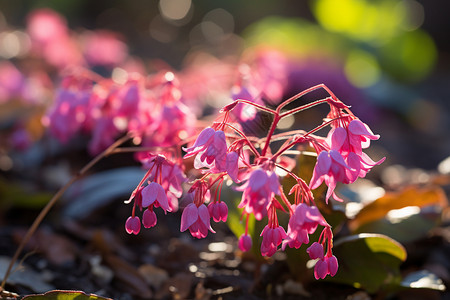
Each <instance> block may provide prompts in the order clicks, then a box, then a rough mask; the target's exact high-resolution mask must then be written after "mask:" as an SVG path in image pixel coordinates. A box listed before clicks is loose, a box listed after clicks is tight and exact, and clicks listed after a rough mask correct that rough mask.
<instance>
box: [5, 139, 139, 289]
mask: <svg viewBox="0 0 450 300" xmlns="http://www.w3.org/2000/svg"><path fill="white" fill-rule="evenodd" d="M130 138H131V137H130V136H129V135H125V136H123V137H122V138H120V139H118V140H117V141H116V142H114V143H113V144H112V145H111V146H109V147H108V148H107V149H106V150H105V151H103V152H102V153H100V154H99V155H97V156H96V157H94V158H93V159H92V160H91V161H90V162H89V163H88V164H87V165H85V166H84V167H83V168H82V169H81V170H80V171H79V172H78V173H77V174H75V175H74V176H73V177H72V178H71V179H70V180H69V181H68V182H67V183H66V184H65V185H64V186H63V187H61V188H60V189H59V190H58V191H57V192H56V194H55V195H53V197H52V199H50V201H49V202H48V203H47V204H46V205H45V207H44V208H43V209H42V210H41V212H40V213H39V215H38V216H37V217H36V219H34V221H33V224H31V227H30V228H29V229H28V231H27V233H26V234H25V236H24V238H23V239H22V241H21V242H20V245H19V247H18V248H17V250H16V252H15V253H14V256H13V258H12V259H11V261H10V262H9V266H8V269H7V270H6V273H5V276H4V277H3V281H2V284H1V289H4V288H5V284H6V280H7V279H8V277H9V274H10V273H11V270H12V267H13V265H14V263H15V262H16V261H17V259H18V258H19V255H20V253H21V252H22V250H23V248H24V247H25V245H26V244H27V243H28V241H29V240H30V238H31V236H32V235H33V234H34V232H35V231H36V229H37V228H38V227H39V225H40V224H41V222H42V221H43V220H44V218H45V216H46V215H47V214H48V212H49V211H50V209H51V208H52V207H53V206H54V205H55V203H56V202H57V201H58V200H59V198H61V196H62V195H63V194H64V193H65V192H66V190H67V189H68V188H69V187H70V186H71V185H72V184H73V183H74V182H75V181H77V180H78V179H80V178H81V177H82V176H83V175H84V174H85V173H86V172H87V171H89V170H90V169H91V168H92V167H93V166H94V165H95V164H97V163H98V162H99V161H100V160H102V159H103V158H105V157H107V156H109V155H110V154H112V153H113V150H114V149H115V148H117V147H119V146H120V145H121V144H123V143H124V142H125V141H127V140H129V139H130Z"/></svg>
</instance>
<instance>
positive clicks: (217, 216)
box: [208, 201, 228, 222]
mask: <svg viewBox="0 0 450 300" xmlns="http://www.w3.org/2000/svg"><path fill="white" fill-rule="evenodd" d="M208 211H209V215H210V216H211V217H212V218H213V220H214V222H220V221H223V222H226V221H227V217H228V206H227V204H226V203H225V202H223V201H220V202H211V203H210V204H209V205H208Z"/></svg>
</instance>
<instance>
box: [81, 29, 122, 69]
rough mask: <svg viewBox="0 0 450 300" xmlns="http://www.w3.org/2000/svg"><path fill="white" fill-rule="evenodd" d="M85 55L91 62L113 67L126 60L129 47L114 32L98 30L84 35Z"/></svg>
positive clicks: (95, 64)
mask: <svg viewBox="0 0 450 300" xmlns="http://www.w3.org/2000/svg"><path fill="white" fill-rule="evenodd" d="M83 41H84V56H85V57H86V60H87V61H88V62H89V64H91V65H94V66H97V65H102V66H108V67H113V66H116V65H118V64H120V63H121V62H123V61H124V60H125V58H126V57H127V55H128V49H127V46H126V44H125V43H124V42H122V41H120V40H119V38H118V36H117V35H116V34H115V33H114V32H110V31H107V30H98V31H94V32H87V33H85V34H84V35H83Z"/></svg>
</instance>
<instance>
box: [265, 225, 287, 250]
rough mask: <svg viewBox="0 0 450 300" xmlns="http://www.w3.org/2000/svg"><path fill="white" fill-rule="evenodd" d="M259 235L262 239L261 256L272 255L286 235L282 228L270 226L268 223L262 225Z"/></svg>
mask: <svg viewBox="0 0 450 300" xmlns="http://www.w3.org/2000/svg"><path fill="white" fill-rule="evenodd" d="M261 236H262V237H263V241H262V243H261V255H263V256H272V255H274V254H275V252H277V247H278V245H280V244H281V242H282V241H283V239H285V238H286V237H287V235H286V232H285V231H284V228H283V227H281V226H278V227H275V228H272V227H269V225H266V227H264V229H263V231H262V232H261Z"/></svg>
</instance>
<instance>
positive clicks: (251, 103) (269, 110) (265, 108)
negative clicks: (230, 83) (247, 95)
mask: <svg viewBox="0 0 450 300" xmlns="http://www.w3.org/2000/svg"><path fill="white" fill-rule="evenodd" d="M236 102H239V103H244V104H248V105H251V106H254V107H256V108H257V109H259V110H262V111H265V112H268V113H270V114H276V112H275V111H274V110H273V109H271V108H268V107H265V106H262V105H259V104H257V103H255V102H252V101H249V100H244V99H237V100H236Z"/></svg>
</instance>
